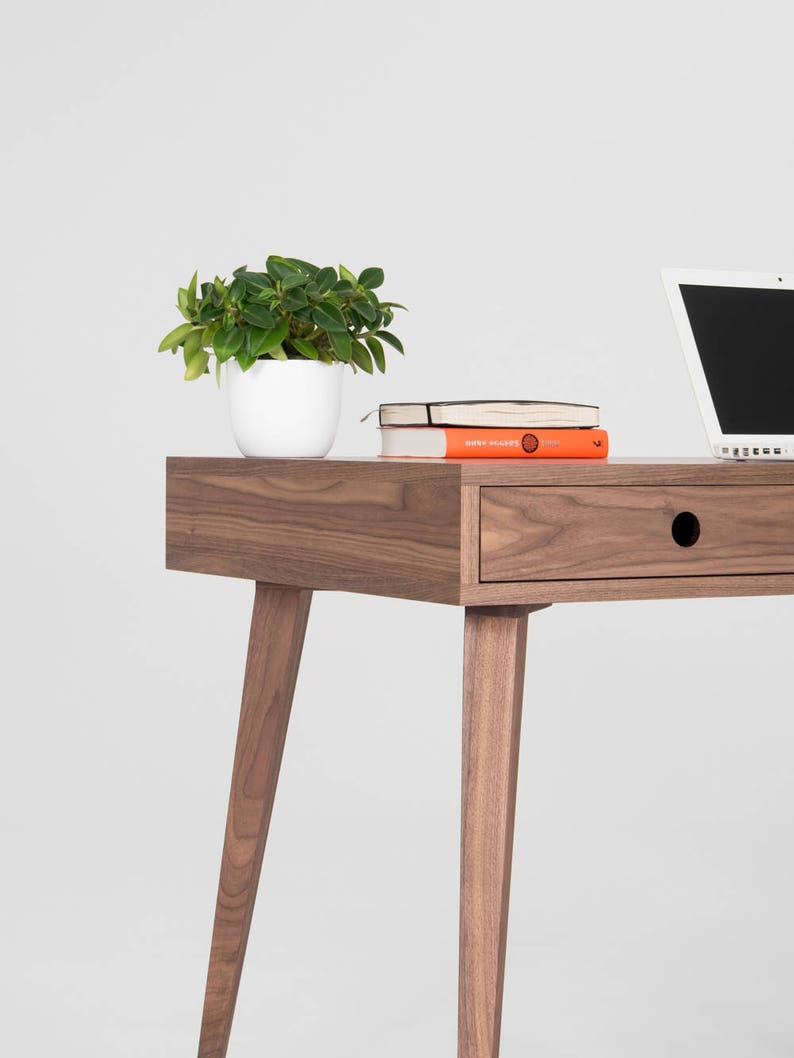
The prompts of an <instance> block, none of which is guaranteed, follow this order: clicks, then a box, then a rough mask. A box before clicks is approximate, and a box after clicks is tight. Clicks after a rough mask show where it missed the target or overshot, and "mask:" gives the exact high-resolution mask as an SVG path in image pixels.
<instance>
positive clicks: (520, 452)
mask: <svg viewBox="0 0 794 1058" xmlns="http://www.w3.org/2000/svg"><path fill="white" fill-rule="evenodd" d="M379 414H380V436H381V445H382V447H381V455H383V456H393V457H398V458H406V457H409V458H412V457H418V458H421V457H424V458H436V459H438V458H447V459H504V458H520V459H525V458H541V459H549V458H552V459H605V458H606V456H607V455H608V452H609V438H608V437H607V432H606V430H601V429H599V409H598V408H597V407H595V406H594V405H592V404H562V403H556V402H551V401H539V400H472V401H445V402H442V403H439V404H381V406H380V408H379Z"/></svg>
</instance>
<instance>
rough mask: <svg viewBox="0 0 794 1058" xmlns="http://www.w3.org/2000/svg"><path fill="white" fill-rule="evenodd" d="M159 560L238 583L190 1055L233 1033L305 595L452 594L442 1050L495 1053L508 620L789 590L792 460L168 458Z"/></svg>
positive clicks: (793, 539)
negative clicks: (210, 894)
mask: <svg viewBox="0 0 794 1058" xmlns="http://www.w3.org/2000/svg"><path fill="white" fill-rule="evenodd" d="M166 562H167V566H168V568H169V569H178V570H187V571H191V572H194V573H214V574H218V575H220V576H226V577H245V578H247V579H249V580H252V581H255V582H256V593H255V597H254V608H253V618H252V622H251V633H250V640H249V647H248V660H247V665H246V672H245V682H244V688H243V698H242V708H241V713H240V723H239V729H238V735H237V747H236V751H235V758H234V767H233V772H232V780H231V794H230V798H229V810H228V817H227V823H226V835H225V840H224V846H223V856H222V863H221V875H220V885H219V889H218V899H217V905H216V910H215V925H214V931H213V937H212V946H211V953H210V960H209V972H208V977H207V989H206V996H205V1002H204V1014H203V1019H202V1027H201V1038H200V1043H199V1058H223V1056H224V1055H225V1054H226V1050H227V1046H228V1040H229V1033H230V1030H231V1024H232V1017H233V1013H234V1005H235V1000H236V996H237V988H238V984H239V981H240V974H241V971H242V965H243V958H244V955H245V948H246V941H247V938H248V931H249V926H250V923H251V915H252V913H253V907H254V900H255V896H256V889H257V883H258V880H259V873H260V868H261V864H262V857H263V854H264V850H265V841H266V838H267V831H268V825H269V822H270V816H271V810H272V807H273V799H274V796H275V791H276V782H277V780H278V773H279V766H280V763H281V756H282V750H283V746H284V739H285V736H286V731H287V722H288V718H289V713H290V705H291V701H292V695H293V689H294V686H295V680H296V677H297V673H298V665H299V662H300V656H301V647H302V644H303V638H304V632H305V629H306V621H307V618H308V613H309V603H310V600H311V595H312V591H314V590H331V591H352V592H362V593H364V594H369V595H386V596H395V597H399V598H405V599H418V600H422V601H425V602H439V603H449V604H452V605H457V606H465V608H466V614H465V632H464V647H463V708H462V712H463V783H462V826H461V871H460V973H459V1017H458V1056H459V1058H497V1054H498V1051H499V1030H500V1021H501V1006H502V986H503V980H504V961H505V946H506V939H507V909H508V897H509V890H510V868H511V858H512V845H513V819H514V810H515V795H516V776H517V769H518V744H519V729H520V721H521V703H522V692H523V679H524V654H525V648H526V636H527V616H528V614H529V613H531V612H532V611H533V610H540V609H542V608H543V607H545V606H548V605H549V604H551V603H557V602H571V601H597V600H603V599H670V598H689V597H695V596H717V595H722V596H731V595H776V594H791V593H794V464H790V463H789V464H787V463H774V462H768V463H752V462H746V463H720V462H717V461H714V460H675V461H673V460H670V461H664V460H610V461H595V460H578V461H569V460H566V461H560V460H543V461H541V460H531V461H530V460H526V461H524V460H515V459H514V460H469V461H452V460H391V459H390V460H381V459H360V460H327V459H326V460H322V459H320V460H312V459H305V460H304V459H294V460H290V459H183V458H173V459H169V460H168V463H167V550H166Z"/></svg>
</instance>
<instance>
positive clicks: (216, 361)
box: [215, 356, 222, 389]
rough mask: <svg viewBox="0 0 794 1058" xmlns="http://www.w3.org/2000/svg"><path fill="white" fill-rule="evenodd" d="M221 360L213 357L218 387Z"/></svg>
mask: <svg viewBox="0 0 794 1058" xmlns="http://www.w3.org/2000/svg"><path fill="white" fill-rule="evenodd" d="M221 367H222V365H221V362H220V360H219V359H218V358H217V356H216V357H215V382H216V383H217V386H218V389H220V388H221Z"/></svg>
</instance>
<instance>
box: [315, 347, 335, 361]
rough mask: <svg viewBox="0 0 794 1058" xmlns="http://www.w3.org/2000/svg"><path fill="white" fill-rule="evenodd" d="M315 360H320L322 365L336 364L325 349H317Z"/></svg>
mask: <svg viewBox="0 0 794 1058" xmlns="http://www.w3.org/2000/svg"><path fill="white" fill-rule="evenodd" d="M317 359H318V360H322V362H323V363H324V364H335V363H336V361H335V360H334V358H333V357H332V356H331V354H330V353H329V352H326V350H325V349H318V350H317Z"/></svg>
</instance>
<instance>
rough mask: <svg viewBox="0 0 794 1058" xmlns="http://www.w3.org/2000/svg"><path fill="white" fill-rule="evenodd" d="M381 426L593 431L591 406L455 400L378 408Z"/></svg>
mask: <svg viewBox="0 0 794 1058" xmlns="http://www.w3.org/2000/svg"><path fill="white" fill-rule="evenodd" d="M378 410H379V415H380V425H381V426H481V427H503V426H514V427H515V428H516V429H522V428H523V427H533V426H539V427H546V428H549V427H555V428H556V427H566V426H578V427H593V426H598V419H599V409H598V407H597V406H596V405H594V404H566V403H562V402H559V401H546V400H454V401H440V402H437V403H435V404H381V405H380V408H379V409H378Z"/></svg>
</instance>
